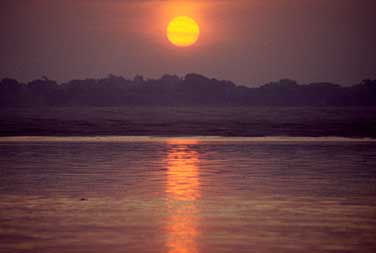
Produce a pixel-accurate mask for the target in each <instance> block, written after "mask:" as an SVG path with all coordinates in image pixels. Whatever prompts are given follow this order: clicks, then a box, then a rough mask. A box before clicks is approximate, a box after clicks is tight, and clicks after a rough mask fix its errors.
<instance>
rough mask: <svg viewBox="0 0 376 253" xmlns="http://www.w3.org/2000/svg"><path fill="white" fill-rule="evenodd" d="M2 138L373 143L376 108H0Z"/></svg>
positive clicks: (375, 133) (375, 135)
mask: <svg viewBox="0 0 376 253" xmlns="http://www.w3.org/2000/svg"><path fill="white" fill-rule="evenodd" d="M0 119H1V120H0V136H15V135H17V136H19V135H27V136H30V135H34V136H35V135H38V136H40V135H43V136H52V135H55V136H56V135H58V136H72V135H74V136H94V135H107V136H113V135H122V136H124V135H127V136H134V135H138V136H144V135H153V136H192V135H193V136H198V135H200V136H208V135H210V136H241V137H244V136H345V137H373V138H376V108H375V107H228V108H223V107H220V108H214V107H192V108H186V107H171V108H170V107H76V108H75V107H66V108H64V107H63V108H53V107H52V108H0Z"/></svg>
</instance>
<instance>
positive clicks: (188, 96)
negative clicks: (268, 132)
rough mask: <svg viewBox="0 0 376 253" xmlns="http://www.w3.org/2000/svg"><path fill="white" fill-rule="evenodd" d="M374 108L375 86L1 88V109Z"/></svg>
mask: <svg viewBox="0 0 376 253" xmlns="http://www.w3.org/2000/svg"><path fill="white" fill-rule="evenodd" d="M136 105H137V106H143V105H148V106H149V105H152V106H154V105H158V106H375V105H376V80H369V79H367V80H364V81H362V82H361V83H359V84H355V85H353V86H351V87H342V86H340V85H337V84H332V83H311V84H298V83H297V82H296V81H293V80H289V79H282V80H280V81H278V82H272V83H268V84H265V85H262V86H260V87H258V88H248V87H244V86H237V85H235V84H234V83H232V82H229V81H220V80H216V79H209V78H206V77H204V76H201V75H197V74H188V75H186V76H185V77H184V78H180V77H178V76H174V75H165V76H163V77H161V78H160V79H150V80H144V78H143V77H141V76H137V77H136V78H135V79H133V80H128V79H125V78H123V77H119V76H114V75H109V76H108V77H106V78H103V79H85V80H72V81H70V82H68V83H63V84H58V83H57V82H55V81H52V80H49V79H48V78H46V77H43V78H42V79H40V80H34V81H32V82H29V83H27V84H24V83H20V82H18V81H17V80H14V79H9V78H6V79H3V80H2V81H1V82H0V106H1V107H20V106H28V107H30V106H136Z"/></svg>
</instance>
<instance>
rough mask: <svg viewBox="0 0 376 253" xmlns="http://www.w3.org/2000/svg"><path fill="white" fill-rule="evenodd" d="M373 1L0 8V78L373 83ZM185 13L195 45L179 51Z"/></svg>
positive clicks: (55, 2)
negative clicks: (173, 29)
mask: <svg viewBox="0 0 376 253" xmlns="http://www.w3.org/2000/svg"><path fill="white" fill-rule="evenodd" d="M375 10H376V1H375V0H248V1H246V0H244V1H242V0H197V1H173V0H171V1H169V0H1V1H0V33H1V40H0V56H1V58H0V78H3V77H13V78H17V79H19V80H21V81H29V80H31V79H35V78H39V77H41V76H42V75H46V76H48V77H49V78H51V79H56V80H58V81H66V80H69V79H74V78H87V77H99V76H105V75H107V74H109V73H113V74H116V75H123V76H125V77H128V78H133V76H134V75H136V74H142V75H144V76H146V77H159V76H161V75H162V74H164V73H171V74H175V73H176V74H179V75H183V74H185V73H189V72H196V73H201V74H204V75H207V76H209V77H215V78H219V79H229V80H233V81H235V82H237V83H239V84H246V85H253V84H260V83H264V82H268V81H272V80H276V79H280V78H286V77H289V78H293V79H296V80H298V81H300V82H311V81H331V82H338V83H342V84H347V83H355V82H358V81H360V80H362V79H363V78H366V77H370V78H376V12H375ZM179 15H188V16H191V17H192V18H194V19H196V20H197V22H198V23H199V24H200V28H201V37H200V39H199V42H198V43H197V44H196V45H194V46H192V47H190V48H176V47H174V46H173V45H171V44H170V43H169V42H168V41H167V39H166V35H165V28H166V25H167V24H168V21H169V20H171V19H172V18H173V17H174V16H179Z"/></svg>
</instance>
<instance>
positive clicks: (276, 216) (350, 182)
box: [0, 138, 376, 253]
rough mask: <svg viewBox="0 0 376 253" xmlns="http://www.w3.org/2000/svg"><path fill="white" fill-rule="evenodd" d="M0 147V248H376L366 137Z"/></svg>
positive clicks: (370, 146)
mask: <svg viewBox="0 0 376 253" xmlns="http://www.w3.org/2000/svg"><path fill="white" fill-rule="evenodd" d="M63 140H64V139H63ZM0 153H1V155H0V251H1V252H58V253H59V252H62V253H66V252H77V253H79V252H80V253H82V252H111V253H112V252H114V253H116V252H171V253H185V252H190V253H199V252H205V253H210V252H213V253H214V252H215V253H217V252H375V250H376V241H375V239H374V235H375V234H376V143H374V142H370V141H367V140H352V141H343V140H342V141H340V140H336V139H332V140H331V141H325V140H321V141H312V140H310V139H307V140H306V141H303V140H301V141H291V140H290V141H289V140H286V139H279V140H274V141H273V140H268V141H263V140H262V139H256V140H254V141H250V140H248V141H239V140H238V141H234V140H231V139H229V140H226V139H225V138H218V139H217V140H216V139H210V140H205V138H172V139H171V138H162V139H156V140H153V141H150V139H149V141H145V140H142V139H141V140H140V139H139V140H138V141H134V139H129V138H128V141H120V142H116V141H113V139H108V140H107V141H106V138H102V139H100V140H93V139H92V140H91V141H86V142H81V141H76V142H75V141H72V139H70V138H68V139H65V141H62V139H59V140H56V139H51V140H50V141H46V140H43V139H40V140H39V141H38V140H35V139H34V140H33V141H30V140H29V141H25V140H23V141H22V140H19V141H14V140H13V141H9V140H7V141H2V142H0Z"/></svg>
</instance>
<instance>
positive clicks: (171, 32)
mask: <svg viewBox="0 0 376 253" xmlns="http://www.w3.org/2000/svg"><path fill="white" fill-rule="evenodd" d="M166 33H167V38H168V40H169V41H170V42H171V43H172V44H173V45H175V46H178V47H189V46H191V45H193V44H195V43H196V42H197V40H198V37H199V35H200V27H199V25H198V24H197V22H196V21H195V20H194V19H192V18H190V17H187V16H180V17H176V18H174V19H172V20H171V21H170V23H169V24H168V26H167V31H166Z"/></svg>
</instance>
